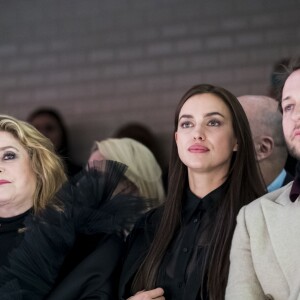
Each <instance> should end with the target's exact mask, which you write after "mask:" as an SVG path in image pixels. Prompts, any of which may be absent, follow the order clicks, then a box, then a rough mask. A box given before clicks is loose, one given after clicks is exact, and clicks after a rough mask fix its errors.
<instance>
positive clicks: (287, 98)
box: [281, 96, 291, 102]
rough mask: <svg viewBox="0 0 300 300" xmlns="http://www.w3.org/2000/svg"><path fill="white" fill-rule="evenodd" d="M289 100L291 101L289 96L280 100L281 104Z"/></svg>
mask: <svg viewBox="0 0 300 300" xmlns="http://www.w3.org/2000/svg"><path fill="white" fill-rule="evenodd" d="M289 99H291V97H290V96H286V97H285V98H283V99H282V100H281V102H283V101H285V100H289Z"/></svg>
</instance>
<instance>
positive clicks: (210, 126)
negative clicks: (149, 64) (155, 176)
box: [175, 93, 238, 198]
mask: <svg viewBox="0 0 300 300" xmlns="http://www.w3.org/2000/svg"><path fill="white" fill-rule="evenodd" d="M175 140H176V143H177V147H178V154H179V157H180V159H181V161H182V162H183V163H184V164H185V165H186V166H187V169H188V180H189V186H190V189H191V191H192V192H193V193H194V194H196V195H197V196H199V197H201V198H202V197H204V196H205V195H207V194H208V193H210V192H211V191H213V190H214V189H216V188H217V187H219V186H220V185H221V184H222V183H223V182H224V181H225V180H226V178H227V174H228V170H229V167H230V160H231V157H232V154H233V152H234V151H237V149H238V145H237V140H236V137H235V134H234V131H233V127H232V118H231V114H230V111H229V109H228V108H227V106H226V104H225V103H224V102H223V101H222V99H220V98H219V97H217V96H215V95H213V94H208V93H207V94H199V95H194V96H192V97H191V98H189V99H188V100H187V101H186V102H185V104H184V105H183V107H182V109H181V111H180V114H179V123H178V129H177V131H176V133H175Z"/></svg>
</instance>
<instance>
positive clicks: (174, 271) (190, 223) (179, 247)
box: [120, 184, 226, 300]
mask: <svg viewBox="0 0 300 300" xmlns="http://www.w3.org/2000/svg"><path fill="white" fill-rule="evenodd" d="M225 189H226V184H223V185H222V186H220V187H219V188H217V189H216V190H214V191H212V192H211V193H209V194H208V195H206V196H205V197H204V198H202V199H201V198H199V197H197V196H196V195H195V194H193V193H192V192H191V191H190V190H187V191H186V193H185V197H184V201H183V209H182V225H181V227H180V229H179V230H178V233H177V234H176V235H175V238H174V239H173V241H172V242H171V244H170V246H169V248H168V250H167V252H166V254H165V256H164V258H163V260H162V264H161V267H160V270H159V275H158V279H157V284H156V286H157V287H162V288H163V289H164V291H165V298H166V299H168V300H179V299H180V300H181V299H182V300H186V299H189V300H193V299H201V298H200V295H201V294H202V297H203V298H202V299H208V296H207V291H206V288H205V287H203V286H202V282H204V285H206V278H205V275H204V278H203V280H202V277H203V274H205V273H206V272H203V264H204V259H205V254H206V250H207V245H208V241H209V235H210V233H211V231H210V226H211V224H213V222H214V218H215V215H216V211H217V207H218V203H219V202H220V201H221V199H222V198H223V197H224V193H225ZM155 218H156V217H155V212H154V214H153V215H152V217H151V216H150V220H147V221H146V222H145V221H144V222H141V223H142V224H146V226H145V228H144V229H143V230H141V229H138V230H135V231H133V233H132V235H133V237H130V240H131V242H130V243H131V245H132V247H131V249H130V250H129V253H128V260H129V262H130V261H132V262H133V261H134V259H133V256H134V255H135V258H136V260H137V261H139V263H140V261H141V259H140V257H139V256H140V254H139V253H138V252H140V253H145V251H147V250H146V249H147V248H149V246H150V245H149V244H150V243H151V241H150V242H149V236H152V238H153V234H154V230H153V227H152V228H151V225H150V226H149V227H147V224H153V220H154V219H155ZM151 219H152V220H151ZM139 226H140V225H139ZM139 226H138V227H139ZM134 235H136V236H134ZM150 239H151V238H150ZM142 240H144V241H142ZM143 244H144V245H145V246H144V247H145V249H144V250H143V249H141V247H139V248H140V249H137V248H136V247H135V245H143ZM137 258H138V259H137ZM126 261H127V259H126V260H125V264H124V268H123V273H126V272H127V270H126V265H127V262H126ZM137 268H138V266H137ZM135 272H136V270H135ZM132 275H133V276H134V274H132ZM133 276H132V277H131V279H130V282H123V280H124V277H123V276H121V286H120V290H121V293H122V290H124V289H125V290H126V292H125V295H122V296H123V297H124V296H125V297H124V298H126V297H128V296H130V294H131V293H130V291H129V290H130V285H131V283H132V278H133ZM125 277H126V276H125ZM124 284H125V285H124ZM122 285H123V286H122Z"/></svg>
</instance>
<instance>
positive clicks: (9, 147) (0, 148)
mask: <svg viewBox="0 0 300 300" xmlns="http://www.w3.org/2000/svg"><path fill="white" fill-rule="evenodd" d="M11 148H13V149H14V150H16V151H18V152H19V149H18V148H16V147H14V146H4V147H0V150H1V151H4V150H7V149H11Z"/></svg>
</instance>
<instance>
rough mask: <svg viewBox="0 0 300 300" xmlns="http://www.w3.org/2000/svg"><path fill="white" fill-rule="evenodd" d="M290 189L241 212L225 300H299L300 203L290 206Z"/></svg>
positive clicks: (297, 200) (268, 197) (261, 199)
mask: <svg viewBox="0 0 300 300" xmlns="http://www.w3.org/2000/svg"><path fill="white" fill-rule="evenodd" d="M291 186H292V182H291V183H289V184H287V185H286V186H284V187H282V188H281V189H278V190H276V191H274V192H272V193H268V194H266V195H264V196H262V197H261V198H259V199H257V200H255V201H253V202H252V203H250V204H248V205H247V206H244V207H243V208H242V209H241V210H240V212H239V214H238V217H237V226H236V229H235V233H234V236H233V240H232V247H231V253H230V271H229V278H228V284H227V288H226V296H225V299H226V300H260V299H262V300H263V299H270V300H271V299H274V300H300V197H298V199H296V201H295V202H291V200H290V199H289V194H290V190H291Z"/></svg>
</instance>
